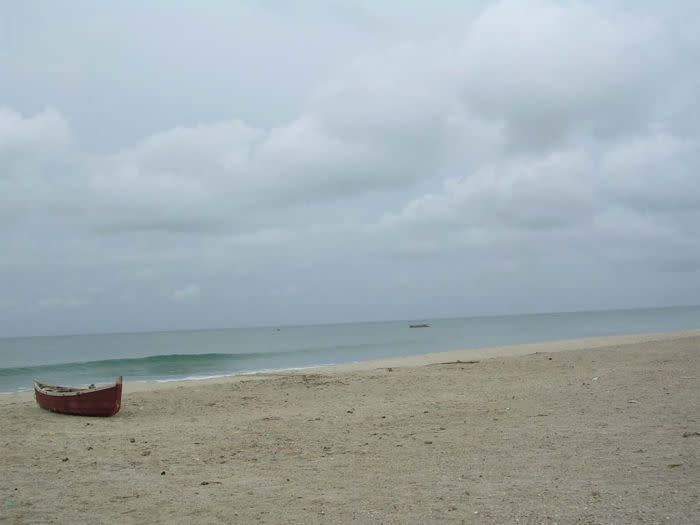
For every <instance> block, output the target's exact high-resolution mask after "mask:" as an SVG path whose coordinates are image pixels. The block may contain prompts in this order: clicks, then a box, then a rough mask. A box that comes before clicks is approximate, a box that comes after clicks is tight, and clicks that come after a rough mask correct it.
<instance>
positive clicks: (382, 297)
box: [0, 0, 700, 336]
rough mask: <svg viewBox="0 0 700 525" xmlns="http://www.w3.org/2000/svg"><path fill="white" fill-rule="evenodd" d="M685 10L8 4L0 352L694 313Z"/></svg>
mask: <svg viewBox="0 0 700 525" xmlns="http://www.w3.org/2000/svg"><path fill="white" fill-rule="evenodd" d="M292 5H294V7H292ZM699 6H700V3H698V2H696V1H695V0H688V1H686V2H684V1H675V2H674V1H670V2H652V1H628V2H626V1H619V2H606V1H602V0H593V1H581V2H576V1H561V2H554V1H546V0H542V1H523V0H513V1H495V2H486V1H484V2H464V1H454V2H447V1H443V2H434V3H429V2H423V1H415V2H408V1H406V0H403V1H398V0H397V1H381V2H378V1H376V0H357V1H351V0H346V1H343V0H335V1H334V0H315V1H314V0H308V1H300V2H294V3H292V2H287V1H284V0H267V1H260V0H257V1H252V0H251V1H249V2H245V1H239V2H228V1H221V2H215V1H208V2H193V1H187V2H184V1H172V0H168V1H161V2H157V1H152V2H144V3H142V2H111V3H108V2H92V1H89V0H86V1H78V0H73V1H72V2H48V1H44V2H36V1H28V0H25V1H22V2H3V3H2V4H1V5H0V336H14V335H30V334H54V333H85V332H102V331H131V330H151V329H156V330H157V329H176V328H205V327H226V326H248V325H280V324H297V323H321V322H343V321H358V320H384V319H406V318H429V317H445V316H464V315H479V314H500V313H519V312H536V311H561V310H579V309H604V308H619V307H638V306H657V305H676V304H697V303H700V300H699V299H698V297H699V294H700V95H699V94H700V67H699V66H698V64H700V25H699V22H698V20H700V7H699Z"/></svg>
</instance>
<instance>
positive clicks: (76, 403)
mask: <svg viewBox="0 0 700 525" xmlns="http://www.w3.org/2000/svg"><path fill="white" fill-rule="evenodd" d="M34 394H35V396H36V402H37V403H38V405H39V406H40V407H41V408H44V409H46V410H50V411H51V412H59V413H61V414H73V415H76V416H102V417H108V416H113V415H114V414H116V413H117V412H119V409H120V408H121V405H122V377H121V376H119V377H118V378H117V381H116V382H115V383H114V384H113V385H108V386H103V387H97V388H95V385H90V386H89V387H86V388H72V387H64V386H53V385H46V384H44V383H40V382H39V381H36V380H35V381H34Z"/></svg>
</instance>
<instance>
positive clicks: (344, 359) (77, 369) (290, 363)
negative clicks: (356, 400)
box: [0, 306, 700, 392]
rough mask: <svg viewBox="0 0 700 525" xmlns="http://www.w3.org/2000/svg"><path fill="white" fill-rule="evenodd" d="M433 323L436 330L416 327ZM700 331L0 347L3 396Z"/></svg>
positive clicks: (403, 328)
mask: <svg viewBox="0 0 700 525" xmlns="http://www.w3.org/2000/svg"><path fill="white" fill-rule="evenodd" d="M417 322H429V323H430V324H431V327H430V328H422V329H415V328H414V329H411V328H409V325H410V324H412V323H417ZM692 328H700V306H683V307H671V308H654V309H637V310H608V311H595V312H574V313H547V314H529V315H509V316H493V317H469V318H456V319H430V320H425V319H421V320H408V321H391V322H379V323H353V324H336V325H318V326H292V327H279V328H278V327H269V328H235V329H222V330H196V331H175V332H152V333H134V334H126V333H125V334H100V335H70V336H52V337H20V338H5V339H1V338H0V392H16V391H21V390H29V389H31V388H32V378H37V379H39V380H41V381H43V382H47V383H52V384H71V385H77V384H88V383H102V382H111V381H114V379H115V378H116V377H117V376H118V375H123V376H124V380H125V381H129V382H131V381H153V380H157V381H168V380H177V379H202V378H208V377H217V376H223V375H235V374H245V373H255V372H261V371H270V370H288V369H295V368H305V367H312V366H317V365H329V364H339V363H351V362H358V361H366V360H370V359H380V358H384V357H395V356H405V355H415V354H423V353H428V352H440V351H446V350H459V349H465V348H484V347H489V346H499V345H508V344H519V343H528V342H535V341H552V340H558V339H572V338H578V337H590V336H605V335H620V334H633V333H651V332H665V331H675V330H685V329H692Z"/></svg>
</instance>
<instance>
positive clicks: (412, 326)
mask: <svg viewBox="0 0 700 525" xmlns="http://www.w3.org/2000/svg"><path fill="white" fill-rule="evenodd" d="M408 327H409V328H430V325H429V324H428V323H423V324H412V325H409V326H408Z"/></svg>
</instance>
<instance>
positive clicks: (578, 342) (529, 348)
mask: <svg viewBox="0 0 700 525" xmlns="http://www.w3.org/2000/svg"><path fill="white" fill-rule="evenodd" d="M696 336H700V328H696V329H690V330H681V331H674V332H651V333H641V334H640V333H638V334H625V335H612V336H593V337H582V338H575V339H562V340H552V341H539V342H531V343H520V344H515V345H503V346H491V347H477V348H464V349H461V350H449V351H445V352H429V353H424V354H415V355H407V356H398V357H389V358H382V359H372V360H367V361H357V362H350V363H338V364H329V365H311V366H306V367H295V368H283V369H271V370H262V371H251V372H239V373H233V374H222V375H220V376H217V377H206V378H191V379H185V378H183V379H163V380H158V379H149V380H143V381H133V382H129V381H128V378H125V380H124V394H129V393H132V392H153V391H160V390H168V389H173V388H182V387H195V386H207V385H213V384H228V383H232V382H239V381H244V380H251V379H265V378H269V377H279V376H283V375H298V374H300V373H310V372H316V373H321V372H323V373H330V374H343V373H348V372H359V371H368V370H372V369H375V368H402V367H419V366H426V365H434V364H440V363H441V362H445V361H459V360H461V361H470V360H475V359H492V358H499V357H516V356H524V355H528V354H534V353H538V352H566V351H572V350H599V349H604V348H608V347H614V346H625V345H633V344H640V343H649V342H662V341H669V340H675V339H682V338H686V337H696ZM33 398H34V391H33V389H31V388H28V389H27V390H22V391H19V392H0V404H2V403H3V402H14V401H20V400H26V399H33Z"/></svg>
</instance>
